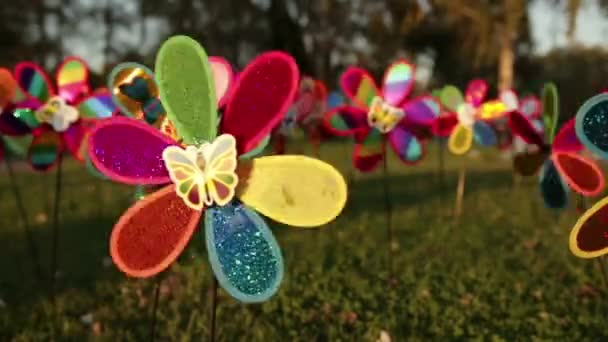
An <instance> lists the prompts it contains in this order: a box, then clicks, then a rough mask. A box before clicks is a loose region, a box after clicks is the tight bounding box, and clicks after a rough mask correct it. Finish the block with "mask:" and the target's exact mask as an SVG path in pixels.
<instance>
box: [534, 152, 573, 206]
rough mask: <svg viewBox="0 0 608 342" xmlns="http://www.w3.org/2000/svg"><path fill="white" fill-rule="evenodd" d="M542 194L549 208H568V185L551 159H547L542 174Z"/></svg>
mask: <svg viewBox="0 0 608 342" xmlns="http://www.w3.org/2000/svg"><path fill="white" fill-rule="evenodd" d="M540 192H541V195H542V196H543V200H544V201H545V205H546V206H547V207H548V208H550V209H564V208H565V207H566V206H568V193H569V188H568V185H567V184H566V182H565V181H564V179H563V178H562V176H561V175H560V174H559V171H558V170H557V168H556V167H555V165H554V164H553V160H551V158H549V159H547V161H546V162H545V165H544V166H543V169H542V171H541V173H540Z"/></svg>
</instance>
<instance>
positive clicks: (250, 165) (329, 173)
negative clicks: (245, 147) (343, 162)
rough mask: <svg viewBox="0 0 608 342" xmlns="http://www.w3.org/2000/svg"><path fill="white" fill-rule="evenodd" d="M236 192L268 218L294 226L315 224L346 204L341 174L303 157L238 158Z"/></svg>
mask: <svg viewBox="0 0 608 342" xmlns="http://www.w3.org/2000/svg"><path fill="white" fill-rule="evenodd" d="M237 173H238V175H239V185H238V187H237V189H236V195H237V197H239V198H240V199H241V201H243V202H244V203H245V204H247V205H248V206H250V207H252V208H254V209H255V210H257V211H258V212H260V213H261V214H263V215H265V216H268V217H269V218H271V219H273V220H275V221H278V222H281V223H284V224H287V225H291V226H296V227H317V226H320V225H323V224H325V223H327V222H329V221H331V220H333V219H334V218H336V217H337V216H338V215H339V214H340V212H341V211H342V209H343V208H344V205H345V204H346V197H347V190H346V182H345V181H344V177H342V175H341V174H340V173H339V172H338V171H337V170H336V169H335V168H334V167H333V166H331V165H329V164H327V163H325V162H322V161H320V160H318V159H314V158H309V157H304V156H269V157H261V158H256V159H253V160H251V161H240V162H239V166H238V169H237Z"/></svg>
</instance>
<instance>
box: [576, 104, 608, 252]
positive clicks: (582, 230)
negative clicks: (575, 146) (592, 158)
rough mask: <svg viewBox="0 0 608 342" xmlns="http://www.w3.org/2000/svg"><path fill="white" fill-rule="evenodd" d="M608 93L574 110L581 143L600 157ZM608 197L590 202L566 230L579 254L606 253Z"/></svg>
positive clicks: (605, 152)
mask: <svg viewBox="0 0 608 342" xmlns="http://www.w3.org/2000/svg"><path fill="white" fill-rule="evenodd" d="M607 123H608V94H606V93H601V94H599V95H596V96H594V97H592V98H590V99H589V100H587V101H586V102H585V103H584V104H583V105H582V106H581V108H580V109H579V110H578V112H577V113H576V118H575V130H576V135H577V136H578V138H579V139H580V141H581V142H582V144H583V145H584V146H585V147H586V148H588V149H589V150H591V151H592V152H593V153H595V154H596V155H598V156H599V157H600V158H602V159H608V135H606V132H608V128H606V124H607ZM607 223H608V197H604V198H603V199H602V200H600V201H599V202H597V203H596V204H595V205H593V206H592V207H591V208H590V209H589V210H587V211H586V212H585V213H584V214H583V215H582V216H581V217H580V218H579V219H578V221H577V222H576V224H575V225H574V228H573V229H572V232H571V233H570V250H571V251H572V253H574V255H576V256H578V257H581V258H595V257H599V256H602V255H605V254H607V253H608V224H607Z"/></svg>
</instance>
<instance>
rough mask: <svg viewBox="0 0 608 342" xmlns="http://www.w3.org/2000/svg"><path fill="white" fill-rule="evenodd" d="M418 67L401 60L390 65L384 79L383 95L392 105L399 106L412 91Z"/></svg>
mask: <svg viewBox="0 0 608 342" xmlns="http://www.w3.org/2000/svg"><path fill="white" fill-rule="evenodd" d="M415 72H416V67H415V66H414V65H413V64H411V63H410V62H408V61H406V60H400V61H397V62H395V63H393V64H392V65H391V66H389V67H388V69H387V70H386V73H385V74H384V79H383V81H382V96H383V98H384V101H386V103H388V104H389V105H391V106H395V107H397V106H399V105H400V104H401V103H403V101H404V100H405V99H406V98H407V97H408V95H409V94H410V93H411V92H412V87H413V86H414V83H415V79H414V74H415Z"/></svg>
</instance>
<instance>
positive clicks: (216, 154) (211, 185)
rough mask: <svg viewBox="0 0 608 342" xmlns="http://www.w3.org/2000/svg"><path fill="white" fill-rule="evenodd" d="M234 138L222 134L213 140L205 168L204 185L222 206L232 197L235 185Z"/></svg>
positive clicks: (236, 179)
mask: <svg viewBox="0 0 608 342" xmlns="http://www.w3.org/2000/svg"><path fill="white" fill-rule="evenodd" d="M236 157H237V156H236V140H235V139H234V137H233V136H231V135H228V134H222V135H220V136H219V137H217V139H216V140H215V141H214V142H213V144H212V150H211V151H210V152H209V157H208V159H207V166H206V168H205V176H206V178H207V179H206V183H205V185H206V187H207V190H208V192H209V197H210V198H211V199H212V200H213V202H215V203H216V204H218V205H220V206H222V205H225V204H227V203H228V202H230V200H232V198H233V197H234V191H235V188H236V185H237V181H238V178H237V175H236V173H235V170H236V162H237V158H236Z"/></svg>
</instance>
